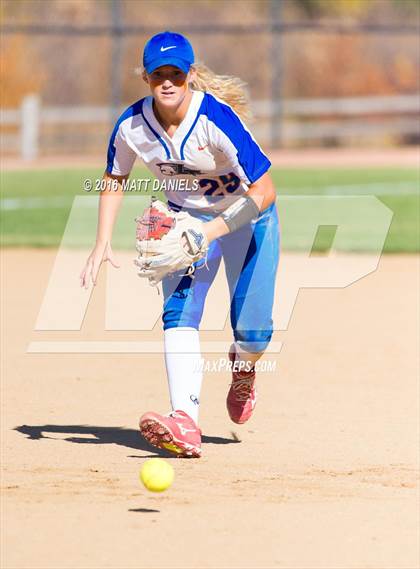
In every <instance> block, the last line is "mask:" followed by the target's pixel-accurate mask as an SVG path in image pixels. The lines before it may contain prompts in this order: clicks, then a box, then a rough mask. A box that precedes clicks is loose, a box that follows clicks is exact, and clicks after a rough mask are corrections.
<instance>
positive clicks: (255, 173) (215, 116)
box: [205, 93, 271, 184]
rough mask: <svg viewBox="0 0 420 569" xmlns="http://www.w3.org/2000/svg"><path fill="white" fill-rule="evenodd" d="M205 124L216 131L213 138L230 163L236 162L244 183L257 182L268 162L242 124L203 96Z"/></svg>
mask: <svg viewBox="0 0 420 569" xmlns="http://www.w3.org/2000/svg"><path fill="white" fill-rule="evenodd" d="M206 102H207V105H206V110H205V113H206V114H207V117H208V120H209V121H210V122H212V123H213V124H214V125H215V127H216V131H218V132H216V133H215V135H216V138H217V139H218V141H217V142H218V144H219V146H221V148H220V150H222V151H223V152H224V153H225V154H226V155H227V156H228V157H230V158H231V160H232V161H237V162H238V165H239V167H240V168H241V169H242V170H243V172H244V174H245V176H246V178H247V181H248V183H251V184H252V183H253V182H255V181H257V180H258V179H259V178H261V176H262V175H263V174H264V173H265V172H266V171H267V170H268V169H269V168H270V166H271V162H270V160H269V159H268V158H267V156H266V155H265V154H264V152H263V151H262V150H261V148H260V146H259V145H258V144H257V142H256V141H255V140H254V138H253V136H252V134H251V133H250V132H249V130H248V129H247V128H246V127H245V125H244V123H243V122H242V121H241V119H240V118H239V117H238V115H237V114H236V113H235V112H234V110H233V109H232V108H231V107H230V106H229V105H227V104H225V103H223V102H221V101H219V100H217V99H216V98H215V97H213V96H212V95H210V94H209V93H207V94H206Z"/></svg>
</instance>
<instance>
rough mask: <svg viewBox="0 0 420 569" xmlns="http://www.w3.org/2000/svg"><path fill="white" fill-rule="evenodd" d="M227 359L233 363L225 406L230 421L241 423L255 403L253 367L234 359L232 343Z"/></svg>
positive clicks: (250, 412)
mask: <svg viewBox="0 0 420 569" xmlns="http://www.w3.org/2000/svg"><path fill="white" fill-rule="evenodd" d="M229 359H230V361H231V362H232V364H233V367H232V383H231V384H230V389H229V393H228V396H227V399H226V406H227V410H228V413H229V417H230V418H231V419H232V421H233V422H234V423H238V424H239V425H241V424H242V423H246V422H247V421H248V419H250V418H251V415H252V412H253V411H254V408H255V405H256V403H257V390H256V387H255V367H254V366H253V367H252V368H249V366H246V365H245V364H246V362H243V361H240V360H239V359H236V351H235V347H234V345H233V344H232V346H231V348H230V350H229ZM235 364H236V365H235ZM242 366H244V367H242Z"/></svg>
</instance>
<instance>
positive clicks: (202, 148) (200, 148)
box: [198, 144, 208, 150]
mask: <svg viewBox="0 0 420 569" xmlns="http://www.w3.org/2000/svg"><path fill="white" fill-rule="evenodd" d="M207 146H208V144H206V145H205V146H198V150H204V149H205V148H207Z"/></svg>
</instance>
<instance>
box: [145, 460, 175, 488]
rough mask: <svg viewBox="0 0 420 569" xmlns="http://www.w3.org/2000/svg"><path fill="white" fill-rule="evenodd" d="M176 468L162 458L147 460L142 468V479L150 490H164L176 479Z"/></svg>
mask: <svg viewBox="0 0 420 569" xmlns="http://www.w3.org/2000/svg"><path fill="white" fill-rule="evenodd" d="M174 476H175V473H174V469H173V468H172V466H171V465H170V464H169V462H166V460H163V459H161V458H151V459H150V460H146V462H145V463H144V464H143V466H142V468H141V470H140V480H141V481H142V482H143V484H144V486H145V487H146V488H147V489H148V490H150V492H163V491H164V490H166V489H167V488H169V486H170V485H171V484H172V482H173V481H174Z"/></svg>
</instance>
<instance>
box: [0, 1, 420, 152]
mask: <svg viewBox="0 0 420 569" xmlns="http://www.w3.org/2000/svg"><path fill="white" fill-rule="evenodd" d="M322 1H323V0H285V1H283V0H259V1H258V0H255V1H253V0H249V1H239V0H238V1H235V0H234V1H231V2H225V1H222V0H219V1H214V0H213V1H207V0H192V1H191V0H185V1H181V2H176V3H175V2H170V1H161V0H154V1H149V0H143V1H136V0H91V1H84V2H81V1H79V0H70V1H67V0H61V1H60V2H54V1H50V0H40V1H26V0H21V1H20V2H12V1H7V0H5V1H4V2H3V17H2V38H1V39H2V60H1V79H2V108H3V111H4V112H3V113H2V120H1V133H2V151H3V152H7V153H21V154H23V155H25V153H26V155H27V156H30V155H31V153H32V155H33V154H34V152H35V153H37V152H39V153H40V154H43V155H49V154H64V153H66V154H69V153H72V154H81V153H96V154H98V153H101V152H103V151H104V149H105V148H106V140H107V137H108V134H109V131H110V129H111V127H112V123H113V121H114V120H115V116H116V115H117V114H118V113H119V112H120V111H121V110H122V109H123V108H124V107H125V106H127V105H129V104H131V103H132V102H133V101H135V100H137V99H139V98H141V97H143V96H145V95H147V94H148V91H147V86H146V84H145V83H144V82H143V80H142V78H141V76H140V74H139V72H138V70H139V68H140V67H141V53H142V49H143V46H144V43H145V42H146V41H147V39H148V38H149V37H150V36H151V35H153V34H154V33H157V32H159V31H162V30H165V29H171V30H175V31H179V32H181V33H185V34H186V35H188V37H189V38H190V39H191V41H192V43H193V45H194V48H195V51H196V55H197V59H198V60H199V61H202V62H204V63H205V64H206V65H208V66H209V67H210V68H211V69H213V70H214V71H215V72H217V73H219V74H223V75H226V74H231V75H236V76H239V77H241V79H243V80H244V81H245V82H246V83H247V85H248V88H249V92H250V96H251V100H252V102H253V109H254V120H253V123H252V125H251V126H252V130H253V132H255V134H256V136H257V137H258V138H259V140H260V141H261V142H262V143H263V144H265V145H266V146H271V147H279V146H312V145H348V144H350V145H351V144H358V145H359V144H360V143H361V142H362V143H363V144H375V145H378V144H398V143H410V142H418V140H419V127H418V114H419V107H420V103H419V96H418V92H419V84H418V73H417V70H418V65H419V62H420V54H419V45H418V31H419V28H418V13H419V12H418V9H417V8H416V4H417V3H415V2H413V3H410V9H408V8H407V6H408V4H407V2H405V3H404V2H403V3H401V2H400V3H395V2H393V0H371V2H370V3H366V2H365V3H363V2H362V3H360V2H357V0H356V1H352V2H348V6H349V7H350V6H358V12H354V11H353V12H349V13H347V12H345V11H344V12H342V13H331V14H330V13H329V12H328V11H327V12H326V13H324V14H323V13H322V12H321V13H314V10H315V8H316V6H322ZM330 4H331V5H333V4H335V3H330ZM339 4H340V3H339ZM341 4H342V3H341ZM345 4H346V3H344V5H345ZM411 4H412V5H413V6H411ZM367 5H368V8H369V9H367V8H366V6H367ZM375 7H376V8H377V10H376V11H375V9H374V8H375ZM327 8H328V5H327ZM379 8H380V11H379V10H378V9H379ZM353 10H354V8H353ZM33 94H36V95H37V97H38V99H34V98H32V99H30V101H32V107H31V106H30V104H29V107H28V99H26V103H24V101H25V96H27V95H33ZM25 105H26V107H25ZM25 108H26V114H25ZM22 109H23V111H22ZM28 109H32V110H28ZM31 117H32V119H33V120H31ZM28 120H29V124H28ZM28 132H29V134H28ZM28 136H29V137H32V139H30V138H29V139H28ZM25 137H26V138H25ZM28 141H29V142H28Z"/></svg>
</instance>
